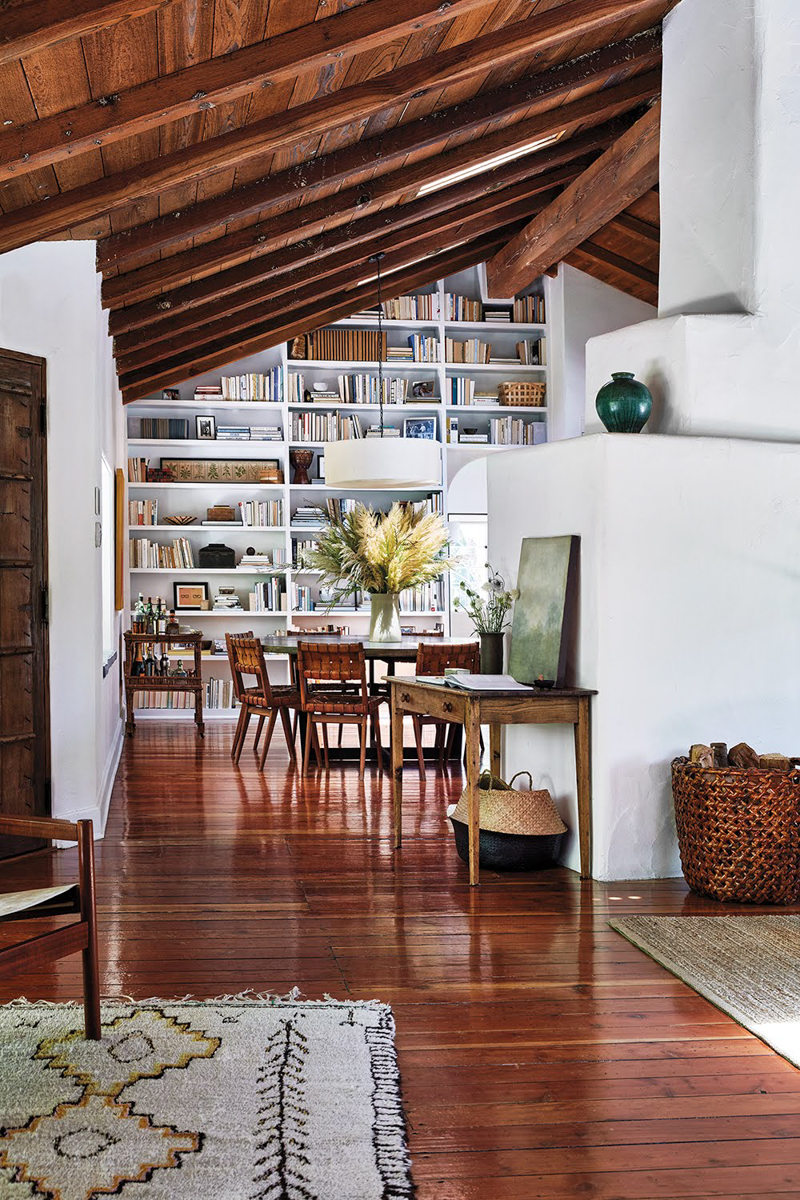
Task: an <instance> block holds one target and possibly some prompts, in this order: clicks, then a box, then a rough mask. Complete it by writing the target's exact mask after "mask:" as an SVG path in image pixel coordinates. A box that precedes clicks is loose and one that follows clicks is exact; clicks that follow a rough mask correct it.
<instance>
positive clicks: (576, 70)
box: [0, 0, 661, 271]
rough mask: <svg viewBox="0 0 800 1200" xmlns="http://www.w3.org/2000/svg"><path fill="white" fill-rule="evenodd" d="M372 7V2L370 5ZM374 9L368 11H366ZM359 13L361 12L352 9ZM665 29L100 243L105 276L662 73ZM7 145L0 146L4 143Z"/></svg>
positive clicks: (125, 231)
mask: <svg viewBox="0 0 800 1200" xmlns="http://www.w3.org/2000/svg"><path fill="white" fill-rule="evenodd" d="M373 3H374V0H373ZM367 7H369V6H367ZM354 11H356V12H359V11H363V7H362V9H356V10H354ZM660 59H661V30H660V28H658V29H653V30H648V31H647V32H646V33H643V34H637V35H636V36H635V37H632V38H627V39H626V40H625V41H622V42H618V43H615V44H614V45H611V46H606V47H604V48H603V49H602V50H598V51H596V52H594V53H592V54H584V55H581V57H580V58H578V59H576V60H574V61H571V62H567V63H563V64H561V65H560V66H557V67H552V68H550V69H549V70H547V71H542V72H541V73H540V74H538V75H533V76H527V77H525V78H523V79H521V80H518V81H516V82H515V83H512V84H509V85H506V86H505V87H502V88H498V89H496V90H495V91H492V92H484V93H482V94H481V95H479V96H476V97H475V98H474V99H472V100H467V101H464V102H462V103H460V104H455V105H452V106H451V107H450V108H447V109H440V110H439V111H438V112H434V113H431V114H430V115H429V116H426V117H420V118H419V119H418V120H416V121H409V122H408V123H407V124H406V125H398V126H395V127H394V128H392V129H389V130H387V131H386V132H384V133H382V134H380V135H379V136H377V137H372V138H366V139H362V140H360V141H358V142H355V143H354V144H353V145H351V146H346V147H344V148H343V149H341V150H335V151H333V152H332V153H330V154H326V155H322V156H320V157H319V158H312V159H311V160H309V161H306V162H302V163H297V164H295V165H293V166H291V167H290V168H288V169H287V170H285V171H278V172H276V173H275V174H274V175H269V176H266V177H265V178H262V179H259V180H256V181H254V182H253V183H249V184H246V185H245V186H243V187H238V188H234V189H232V190H231V191H228V192H224V193H223V194H222V195H220V196H214V197H212V198H210V199H208V200H204V201H201V202H200V203H198V204H194V205H190V206H189V207H188V208H185V209H182V210H181V211H180V212H172V213H167V214H165V215H164V216H161V217H157V218H155V219H154V220H153V221H149V222H147V223H145V224H143V225H137V226H134V227H133V228H131V229H125V230H121V231H119V232H118V233H115V234H112V235H111V236H110V237H107V238H103V239H101V240H100V241H99V242H98V244H97V265H98V268H99V269H100V270H103V271H105V270H107V269H108V268H110V267H121V266H125V267H128V266H130V265H131V264H135V262H136V260H137V258H139V257H141V256H147V255H151V254H152V253H153V252H154V251H156V250H163V249H165V248H167V247H169V246H173V245H177V244H179V243H180V242H186V241H187V240H188V239H190V238H193V237H196V236H197V235H198V234H201V233H206V232H208V231H209V230H219V229H220V228H222V227H223V226H224V225H225V224H226V223H227V222H229V221H232V220H241V219H242V218H246V217H252V216H256V215H258V214H266V213H268V211H269V209H270V206H271V205H277V204H285V203H286V202H287V201H292V200H293V199H296V198H297V197H298V196H299V195H301V194H303V196H304V198H305V201H306V202H307V201H308V191H309V189H312V188H314V187H315V186H317V185H320V184H326V185H330V184H333V183H339V182H343V181H344V180H346V179H348V178H351V177H352V176H354V175H355V174H357V173H359V172H363V171H365V170H374V171H375V172H377V173H379V174H383V173H384V172H385V171H388V170H391V169H392V167H394V166H395V165H401V164H402V163H403V161H404V159H405V157H406V155H407V154H409V152H411V151H413V152H414V153H415V155H416V154H418V153H419V152H421V151H425V150H432V149H433V148H435V147H436V146H437V145H439V144H441V143H442V142H446V141H447V139H448V138H450V137H452V136H453V135H459V136H464V135H466V134H469V133H472V132H473V131H474V130H476V129H479V128H481V127H483V126H484V125H486V124H487V123H488V122H491V121H497V120H499V119H501V118H504V117H509V116H513V115H514V114H516V113H521V112H523V111H524V112H525V116H526V117H532V116H533V115H534V113H535V111H536V107H535V106H541V108H542V109H544V108H546V107H548V106H552V105H553V104H554V103H555V102H556V101H557V99H558V98H559V97H560V96H565V95H566V94H567V93H568V92H570V91H572V90H573V89H574V88H583V87H585V86H586V85H587V84H589V85H591V87H592V88H593V89H595V88H596V89H600V88H603V87H606V86H607V85H608V84H610V83H619V82H621V77H622V76H624V75H626V74H631V75H634V74H641V73H643V72H646V71H650V70H653V69H654V68H656V67H658V66H659V63H660ZM1 140H2V139H0V141H1Z"/></svg>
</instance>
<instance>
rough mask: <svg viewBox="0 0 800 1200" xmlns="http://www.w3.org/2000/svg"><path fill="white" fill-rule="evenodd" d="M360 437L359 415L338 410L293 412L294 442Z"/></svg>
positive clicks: (338, 440)
mask: <svg viewBox="0 0 800 1200" xmlns="http://www.w3.org/2000/svg"><path fill="white" fill-rule="evenodd" d="M360 437H361V424H360V422H359V420H358V417H352V416H350V415H349V414H342V413H337V412H302V413H300V412H295V413H292V441H293V442H340V441H343V440H351V439H352V438H360Z"/></svg>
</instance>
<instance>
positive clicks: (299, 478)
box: [289, 450, 314, 487]
mask: <svg viewBox="0 0 800 1200" xmlns="http://www.w3.org/2000/svg"><path fill="white" fill-rule="evenodd" d="M313 461H314V451H313V450H290V451H289V462H290V463H291V464H292V467H293V468H294V478H293V479H292V483H294V484H298V485H299V486H300V487H307V486H308V485H309V484H310V483H311V480H310V479H309V478H308V468H309V467H310V466H311V464H312V462H313Z"/></svg>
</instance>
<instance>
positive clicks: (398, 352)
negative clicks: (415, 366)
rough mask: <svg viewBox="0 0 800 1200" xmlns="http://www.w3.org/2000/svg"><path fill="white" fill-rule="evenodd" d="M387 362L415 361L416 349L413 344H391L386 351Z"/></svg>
mask: <svg viewBox="0 0 800 1200" xmlns="http://www.w3.org/2000/svg"><path fill="white" fill-rule="evenodd" d="M386 359H387V362H413V361H414V351H413V350H412V348H411V346H390V347H389V348H388V350H387V351H386Z"/></svg>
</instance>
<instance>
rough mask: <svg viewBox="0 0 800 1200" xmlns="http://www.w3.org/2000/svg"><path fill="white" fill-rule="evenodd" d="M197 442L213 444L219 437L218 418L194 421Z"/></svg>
mask: <svg viewBox="0 0 800 1200" xmlns="http://www.w3.org/2000/svg"><path fill="white" fill-rule="evenodd" d="M194 424H195V429H196V431H197V432H196V436H197V440H198V441H200V442H213V441H214V439H215V438H216V436H217V421H216V417H195V419H194Z"/></svg>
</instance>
